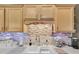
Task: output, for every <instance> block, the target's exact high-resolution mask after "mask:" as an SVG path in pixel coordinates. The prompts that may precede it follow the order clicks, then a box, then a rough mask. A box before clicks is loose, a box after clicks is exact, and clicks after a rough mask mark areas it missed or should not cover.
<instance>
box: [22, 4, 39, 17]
mask: <svg viewBox="0 0 79 59" xmlns="http://www.w3.org/2000/svg"><path fill="white" fill-rule="evenodd" d="M37 11H38V10H37V6H27V5H25V6H24V7H23V15H24V18H37Z"/></svg>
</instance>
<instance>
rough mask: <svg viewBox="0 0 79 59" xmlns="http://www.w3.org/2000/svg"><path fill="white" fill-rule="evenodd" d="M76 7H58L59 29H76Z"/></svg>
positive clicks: (60, 30) (70, 30) (62, 30)
mask: <svg viewBox="0 0 79 59" xmlns="http://www.w3.org/2000/svg"><path fill="white" fill-rule="evenodd" d="M73 13H74V8H72V7H58V8H57V14H56V15H57V31H58V32H73V31H74V15H73Z"/></svg>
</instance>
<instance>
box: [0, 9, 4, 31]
mask: <svg viewBox="0 0 79 59" xmlns="http://www.w3.org/2000/svg"><path fill="white" fill-rule="evenodd" d="M0 31H1V32H3V31H4V8H0Z"/></svg>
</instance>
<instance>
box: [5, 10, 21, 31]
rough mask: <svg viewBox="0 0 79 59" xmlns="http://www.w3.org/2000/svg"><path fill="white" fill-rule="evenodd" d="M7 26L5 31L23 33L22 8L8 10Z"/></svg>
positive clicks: (6, 11) (6, 14)
mask: <svg viewBox="0 0 79 59" xmlns="http://www.w3.org/2000/svg"><path fill="white" fill-rule="evenodd" d="M5 25H6V26H5V31H22V8H6V9H5Z"/></svg>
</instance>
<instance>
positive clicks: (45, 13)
mask: <svg viewBox="0 0 79 59" xmlns="http://www.w3.org/2000/svg"><path fill="white" fill-rule="evenodd" d="M53 7H54V6H53V5H47V6H41V10H40V17H41V18H53V17H54V8H53Z"/></svg>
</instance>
